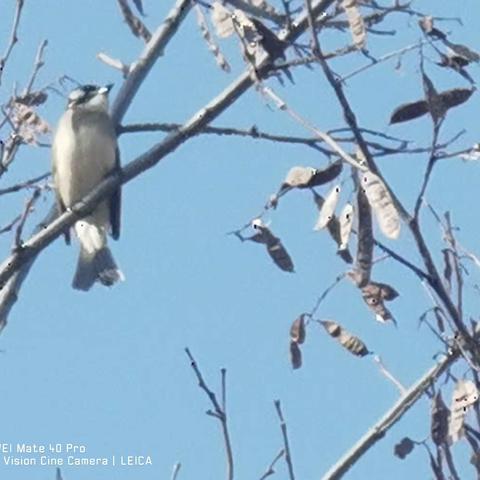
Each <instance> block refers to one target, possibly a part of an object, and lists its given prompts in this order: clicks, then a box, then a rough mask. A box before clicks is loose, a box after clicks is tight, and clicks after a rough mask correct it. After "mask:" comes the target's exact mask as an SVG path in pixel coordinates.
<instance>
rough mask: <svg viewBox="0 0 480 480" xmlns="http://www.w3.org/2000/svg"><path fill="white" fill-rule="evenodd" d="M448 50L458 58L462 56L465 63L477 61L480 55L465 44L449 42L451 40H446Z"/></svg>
mask: <svg viewBox="0 0 480 480" xmlns="http://www.w3.org/2000/svg"><path fill="white" fill-rule="evenodd" d="M446 43H447V45H448V47H449V48H450V50H451V51H452V52H453V53H454V54H455V55H456V56H457V57H460V58H463V59H464V60H466V61H467V64H468V63H469V62H479V61H480V55H479V54H478V53H477V52H475V51H473V50H470V48H468V47H467V46H466V45H462V44H459V43H451V42H448V41H447V42H446Z"/></svg>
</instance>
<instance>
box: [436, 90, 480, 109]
mask: <svg viewBox="0 0 480 480" xmlns="http://www.w3.org/2000/svg"><path fill="white" fill-rule="evenodd" d="M474 91H475V89H474V88H452V89H451V90H445V91H444V92H442V93H440V98H441V100H442V102H443V103H444V105H445V107H446V108H447V109H450V108H452V107H456V106H458V105H461V104H462V103H465V102H466V101H467V100H468V99H469V98H470V97H471V96H472V94H473V92H474Z"/></svg>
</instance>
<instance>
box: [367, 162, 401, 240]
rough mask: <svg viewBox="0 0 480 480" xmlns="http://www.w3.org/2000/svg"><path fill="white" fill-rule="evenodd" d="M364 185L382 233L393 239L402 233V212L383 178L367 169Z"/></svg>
mask: <svg viewBox="0 0 480 480" xmlns="http://www.w3.org/2000/svg"><path fill="white" fill-rule="evenodd" d="M362 179H363V181H362V186H363V188H364V190H365V195H366V196H367V199H368V203H369V204H370V206H371V207H372V210H373V211H374V213H375V216H376V218H377V221H378V225H379V227H380V230H381V231H382V233H383V234H384V235H385V236H386V237H388V238H391V239H397V238H398V236H399V235H400V214H399V213H398V211H397V209H396V208H395V205H394V203H393V200H392V197H391V195H390V192H389V191H388V189H387V187H386V186H385V184H384V183H383V181H382V179H381V178H380V177H378V176H377V175H375V174H374V173H372V172H370V171H367V172H365V173H364V174H363V178H362Z"/></svg>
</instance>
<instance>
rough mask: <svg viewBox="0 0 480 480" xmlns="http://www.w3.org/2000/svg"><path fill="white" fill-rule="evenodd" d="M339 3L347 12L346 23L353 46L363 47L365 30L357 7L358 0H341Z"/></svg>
mask: <svg viewBox="0 0 480 480" xmlns="http://www.w3.org/2000/svg"><path fill="white" fill-rule="evenodd" d="M341 5H342V8H343V9H344V10H345V13H346V14H347V20H348V24H349V26H350V31H351V33H352V39H353V44H354V45H355V47H357V48H358V49H359V50H361V49H362V48H365V45H366V43H367V32H366V30H365V24H364V22H363V17H362V15H361V14H360V9H359V8H358V1H357V0H343V1H342V4H341Z"/></svg>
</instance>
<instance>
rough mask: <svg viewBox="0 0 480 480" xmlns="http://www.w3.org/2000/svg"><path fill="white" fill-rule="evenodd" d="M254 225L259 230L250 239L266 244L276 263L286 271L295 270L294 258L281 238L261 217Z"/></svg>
mask: <svg viewBox="0 0 480 480" xmlns="http://www.w3.org/2000/svg"><path fill="white" fill-rule="evenodd" d="M252 226H253V227H254V228H255V229H256V230H257V233H256V234H255V235H253V236H252V237H249V240H251V241H253V242H257V243H262V244H264V245H266V247H267V252H268V254H269V255H270V257H271V258H272V260H273V261H274V262H275V265H277V267H279V268H280V269H281V270H284V271H285V272H293V271H294V266H293V262H292V259H291V257H290V255H289V254H288V252H287V250H286V249H285V247H284V246H283V244H282V242H281V241H280V239H279V238H278V237H276V236H275V235H274V234H273V233H272V232H271V231H270V229H269V228H268V227H267V226H266V225H264V224H263V223H262V222H261V221H260V220H259V219H257V220H254V221H253V222H252Z"/></svg>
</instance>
